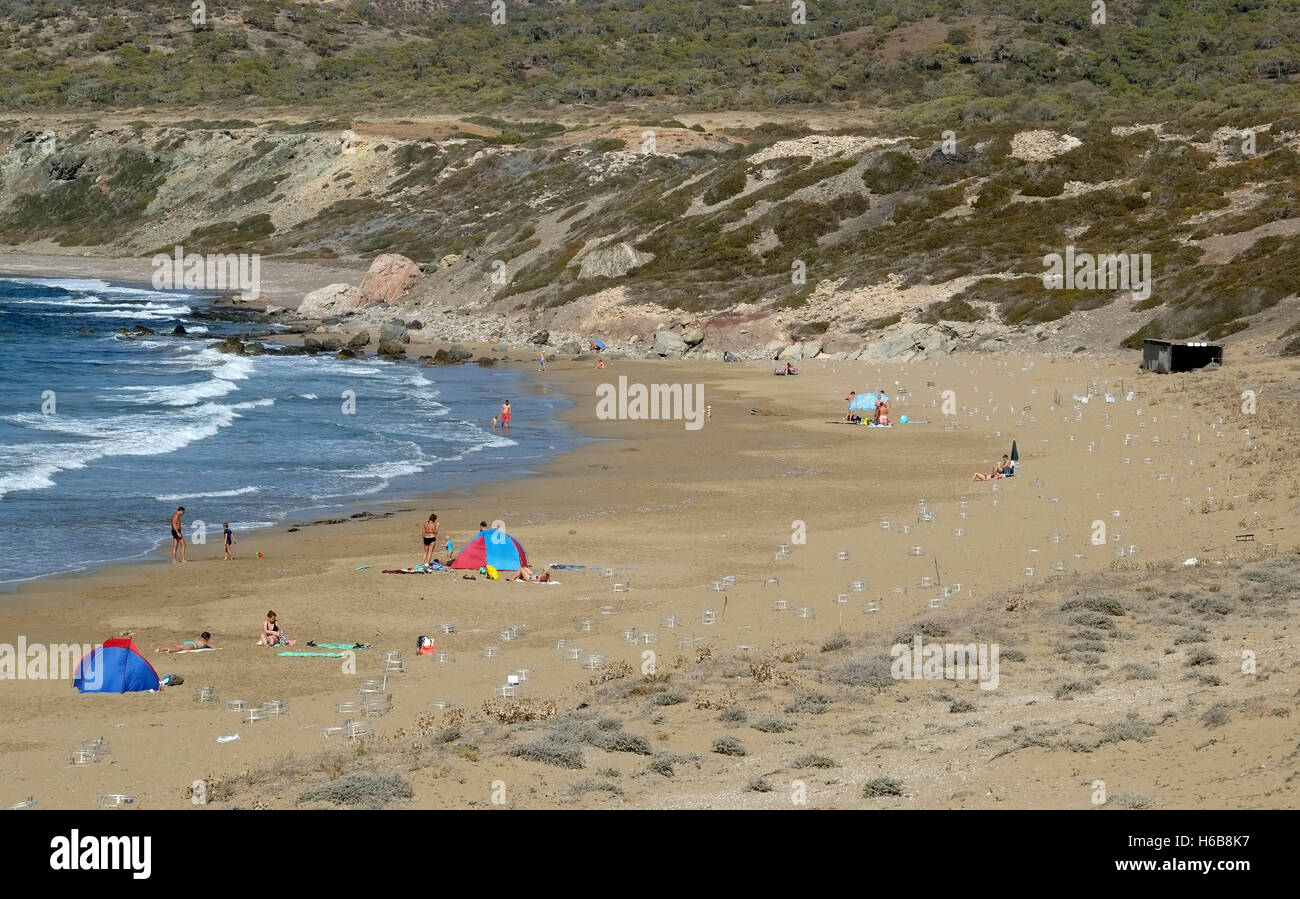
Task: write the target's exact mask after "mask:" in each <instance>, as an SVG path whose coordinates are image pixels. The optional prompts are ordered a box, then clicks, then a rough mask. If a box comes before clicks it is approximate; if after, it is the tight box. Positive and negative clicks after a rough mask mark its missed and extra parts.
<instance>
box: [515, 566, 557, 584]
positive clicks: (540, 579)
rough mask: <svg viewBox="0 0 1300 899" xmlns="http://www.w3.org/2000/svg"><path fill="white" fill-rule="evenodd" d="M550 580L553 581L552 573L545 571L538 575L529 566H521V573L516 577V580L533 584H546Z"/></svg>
mask: <svg viewBox="0 0 1300 899" xmlns="http://www.w3.org/2000/svg"><path fill="white" fill-rule="evenodd" d="M550 579H551V573H550V572H549V571H543V572H542V573H541V574H538V573H537V572H535V571H533V569H531V568H529V567H528V566H527V565H523V566H521V567H520V569H519V573H518V574H516V575H515V580H517V581H527V582H529V583H532V584H544V583H546V582H547V581H549V580H550Z"/></svg>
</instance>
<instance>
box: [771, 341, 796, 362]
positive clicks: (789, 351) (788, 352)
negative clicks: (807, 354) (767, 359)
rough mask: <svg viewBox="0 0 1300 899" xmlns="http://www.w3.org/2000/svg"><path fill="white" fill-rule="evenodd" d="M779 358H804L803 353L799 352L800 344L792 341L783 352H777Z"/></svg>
mask: <svg viewBox="0 0 1300 899" xmlns="http://www.w3.org/2000/svg"><path fill="white" fill-rule="evenodd" d="M776 358H777V359H802V358H803V354H802V353H800V352H799V344H797V343H792V344H790V345H789V346H788V347H786V348H785V349H783V350H782V351H781V352H779V353H777V354H776Z"/></svg>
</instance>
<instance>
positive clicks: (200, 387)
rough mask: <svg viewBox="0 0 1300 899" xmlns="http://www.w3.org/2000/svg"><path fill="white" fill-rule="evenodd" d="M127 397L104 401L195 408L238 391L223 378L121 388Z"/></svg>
mask: <svg viewBox="0 0 1300 899" xmlns="http://www.w3.org/2000/svg"><path fill="white" fill-rule="evenodd" d="M117 389H118V390H120V391H122V392H123V393H126V394H128V395H127V396H107V397H104V399H109V400H118V401H121V402H127V403H137V404H139V405H143V406H193V405H194V404H195V403H199V402H202V401H204V400H213V399H216V398H217V397H220V396H225V395H226V394H227V393H231V392H232V391H235V390H238V389H239V387H237V386H236V385H235V384H233V383H231V382H230V381H227V380H223V379H221V378H211V379H209V380H207V381H199V382H198V383H197V384H167V385H165V386H163V387H119V388H117Z"/></svg>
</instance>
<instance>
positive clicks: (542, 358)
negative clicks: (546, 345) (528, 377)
mask: <svg viewBox="0 0 1300 899" xmlns="http://www.w3.org/2000/svg"><path fill="white" fill-rule="evenodd" d="M537 370H538V371H546V350H542V351H541V352H540V353H538V354H537Z"/></svg>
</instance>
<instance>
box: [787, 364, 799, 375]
mask: <svg viewBox="0 0 1300 899" xmlns="http://www.w3.org/2000/svg"><path fill="white" fill-rule="evenodd" d="M785 373H786V374H787V375H797V374H799V369H797V368H795V367H794V363H793V362H787V363H786V364H785Z"/></svg>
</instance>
